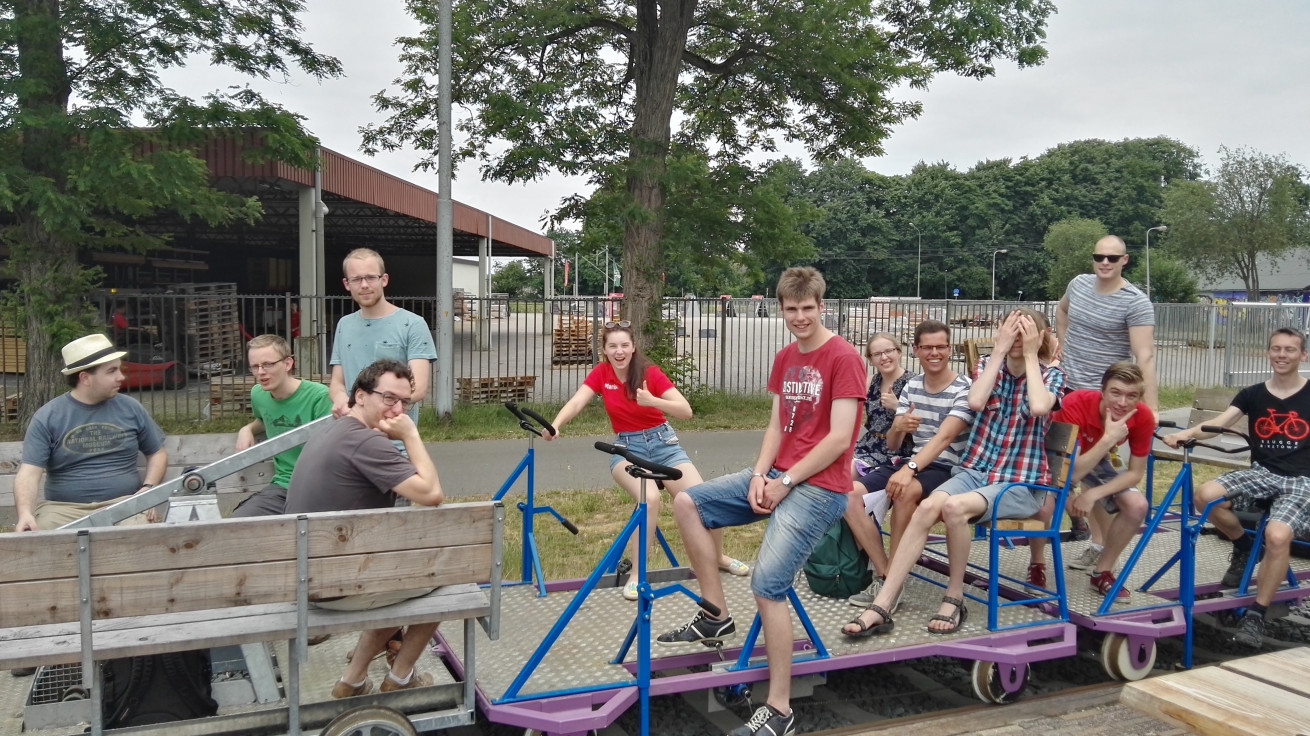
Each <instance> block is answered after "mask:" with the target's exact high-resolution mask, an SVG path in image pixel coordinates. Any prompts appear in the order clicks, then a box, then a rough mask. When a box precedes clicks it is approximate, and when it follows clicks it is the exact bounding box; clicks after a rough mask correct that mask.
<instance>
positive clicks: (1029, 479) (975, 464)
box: [960, 357, 1064, 485]
mask: <svg viewBox="0 0 1310 736" xmlns="http://www.w3.org/2000/svg"><path fill="white" fill-rule="evenodd" d="M986 363H987V358H985V357H984V358H982V359H981V360H979V361H978V366H977V368H976V374H981V373H982V369H983V366H984V365H986ZM1042 383H1044V384H1045V385H1046V390H1047V391H1050V392H1051V394H1052V395H1054V396H1059V395H1060V389H1061V388H1062V387H1063V386H1064V373H1063V372H1062V371H1061V370H1060V369H1059V368H1056V367H1055V366H1049V365H1043V366H1042ZM1049 422H1050V417H1049V416H1045V417H1035V416H1032V415H1031V414H1029V413H1028V380H1027V378H1026V377H1024V376H1022V375H1019V376H1016V375H1014V374H1012V373H1010V371H1009V368H1008V366H1007V365H1006V364H1005V363H1001V369H1000V370H999V371H997V373H996V386H995V387H993V388H992V395H991V396H989V397H988V398H987V408H985V409H983V410H982V411H980V412H978V418H977V419H976V420H975V421H974V423H973V429H972V430H971V431H970V432H969V445H968V448H967V449H966V450H965V453H964V460H963V462H961V463H960V464H961V465H962V466H964V467H966V468H972V469H973V470H977V471H979V472H983V473H986V474H987V482H988V484H992V483H1012V482H1015V481H1020V482H1023V483H1038V484H1041V485H1047V484H1049V483H1050V472H1049V470H1048V469H1047V467H1046V426H1047V424H1048V423H1049Z"/></svg>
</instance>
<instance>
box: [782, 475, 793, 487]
mask: <svg viewBox="0 0 1310 736" xmlns="http://www.w3.org/2000/svg"><path fill="white" fill-rule="evenodd" d="M782 486H783V487H784V488H791V476H790V475H788V474H786V473H783V474H782Z"/></svg>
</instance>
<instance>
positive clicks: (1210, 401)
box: [1192, 388, 1237, 412]
mask: <svg viewBox="0 0 1310 736" xmlns="http://www.w3.org/2000/svg"><path fill="white" fill-rule="evenodd" d="M1236 395H1237V389H1235V388H1201V389H1197V390H1196V395H1195V396H1193V397H1192V408H1193V409H1201V410H1203V411H1213V412H1222V411H1223V410H1225V409H1227V408H1228V407H1229V406H1230V405H1232V403H1233V397H1234V396H1236Z"/></svg>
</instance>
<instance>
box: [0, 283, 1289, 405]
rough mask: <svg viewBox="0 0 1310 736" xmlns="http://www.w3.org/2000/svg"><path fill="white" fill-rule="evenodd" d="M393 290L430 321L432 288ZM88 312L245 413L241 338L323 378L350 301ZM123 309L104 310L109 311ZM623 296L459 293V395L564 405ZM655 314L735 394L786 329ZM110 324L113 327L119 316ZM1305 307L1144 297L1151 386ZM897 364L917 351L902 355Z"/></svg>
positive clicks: (9, 354) (851, 310) (5, 378)
mask: <svg viewBox="0 0 1310 736" xmlns="http://www.w3.org/2000/svg"><path fill="white" fill-rule="evenodd" d="M390 299H391V301H392V302H393V303H395V304H397V305H399V306H401V307H404V308H405V309H408V310H410V311H412V312H415V313H417V314H419V315H422V316H423V317H424V319H425V320H427V321H428V323H429V324H433V325H434V324H436V320H437V314H438V310H437V304H436V301H435V299H433V298H409V297H392V298H390ZM824 306H825V309H824V313H823V321H824V324H825V325H826V326H827V327H829V328H830V329H832V330H833V331H835V332H836V333H838V334H839V335H841V336H842V337H843V338H845V339H847V340H849V341H850V342H851V343H852V344H855V345H857V346H862V345H863V344H864V342H865V341H866V340H867V339H868V338H869V336H870V335H873V334H875V333H879V332H886V333H889V334H891V335H893V336H895V337H897V338H898V339H899V340H901V341H902V343H904V344H906V345H908V344H910V343H911V342H912V337H913V332H914V327H915V325H917V324H918V323H919V322H920V321H922V320H924V319H936V320H940V321H942V322H945V323H946V324H948V325H949V326H950V327H951V343H952V344H953V346H954V347H955V352H954V354H953V356H952V357H953V360H954V361H955V362H956V365H955V367H956V368H957V369H960V370H963V369H964V368H965V366H964V355H963V345H964V342H965V340H967V339H969V338H990V337H992V335H993V334H994V332H995V325H996V322H997V320H998V319H999V318H1001V317H1002V316H1004V315H1005V314H1006V313H1007V312H1008V311H1010V310H1011V309H1013V308H1015V307H1017V306H1027V307H1032V308H1035V309H1037V310H1039V311H1041V312H1043V313H1044V314H1046V315H1047V316H1048V318H1051V319H1053V318H1054V310H1055V306H1056V304H1055V302H1023V303H1020V302H991V301H956V300H922V301H921V300H914V299H879V298H875V299H870V300H828V301H826V302H825V304H824ZM95 307H96V308H97V309H98V310H99V312H100V315H101V317H102V319H103V320H104V324H105V325H106V332H107V333H109V334H111V336H112V337H113V338H114V340H115V341H116V342H117V343H118V344H120V345H122V346H123V347H124V349H126V350H127V351H128V356H127V358H126V359H125V361H126V363H127V366H126V367H127V371H126V372H127V374H128V384H127V390H128V391H129V392H130V393H131V394H132V395H134V396H136V397H137V398H138V399H140V400H141V402H142V403H143V404H145V405H146V406H147V407H149V408H150V410H151V411H152V413H154V414H155V415H156V416H158V417H161V418H168V419H196V420H200V419H205V418H209V417H212V416H219V415H228V416H244V415H247V414H248V406H247V399H248V395H249V389H250V386H251V385H252V379H251V378H250V377H249V374H248V372H247V370H246V360H245V343H246V341H247V340H249V339H250V337H251V336H253V335H256V334H260V333H265V332H270V333H276V334H279V335H282V336H284V337H288V338H290V341H291V342H292V344H293V345H294V350H295V353H296V357H297V373H299V374H300V375H302V376H306V377H309V378H312V379H316V380H324V381H325V380H326V378H325V375H326V374H327V372H328V371H327V365H328V359H329V356H330V354H331V340H332V331H333V326H334V325H335V324H336V322H337V320H338V319H340V318H341V316H342V315H345V314H347V313H349V312H351V311H353V310H354V308H355V307H354V305H353V304H352V303H351V301H350V300H349V298H347V297H302V296H297V295H292V294H283V295H241V294H237V293H235V287H234V286H232V285H221V284H210V285H195V287H193V288H189V289H184V290H182V291H180V292H178V293H168V294H124V293H112V294H102V295H100V296H98V297H97V299H96V301H95ZM116 311H117V312H119V317H116V315H115V312H116ZM622 313H623V305H622V300H617V299H608V298H602V297H581V298H577V297H575V298H559V299H552V300H531V301H524V300H509V299H505V298H503V297H493V298H487V299H476V298H461V299H459V300H457V302H456V304H455V315H454V322H453V326H454V336H455V339H454V356H453V362H454V375H455V381H456V385H455V399H456V401H459V402H489V401H497V400H503V399H506V398H514V399H519V400H530V401H538V402H543V403H561V402H563V401H565V400H566V399H567V398H568V397H569V396H570V395H572V393H573V392H574V391H575V390H576V389H577V387H578V386H579V385H580V384H581V383H582V380H583V378H584V377H585V376H586V374H587V372H588V371H589V370H590V369H591V367H592V366H593V365H595V363H596V361H597V360H598V358H599V356H600V355H601V351H602V346H601V344H600V332H601V326H602V325H603V323H604V322H605V321H607V320H610V319H618V318H621V316H622ZM663 317H664V318H665V319H666V320H667V322H668V324H669V325H670V330H671V332H672V333H673V340H672V343H673V345H674V350H675V351H676V354H677V356H678V359H679V366H680V367H681V368H682V369H683V373H682V375H681V377H680V378H681V381H682V382H683V383H684V384H690V385H684V386H683V388H684V389H689V388H692V387H693V386H699V387H704V388H707V389H713V390H719V391H725V392H730V393H738V394H757V393H761V392H763V391H764V388H765V384H766V382H767V380H768V372H769V368H770V365H771V363H772V360H773V356H774V354H775V353H776V352H777V351H778V350H779V349H781V348H782V347H783V346H784V345H786V344H787V343H788V342H790V341H791V339H792V338H791V335H790V334H789V333H788V332H787V329H786V326H785V325H784V324H783V321H782V319H781V317H780V316H779V313H778V305H777V302H776V300H773V299H692V298H673V299H667V300H666V302H665V305H664V311H663ZM115 324H117V326H115ZM1307 324H1310V305H1302V304H1236V303H1235V304H1223V305H1214V304H1160V305H1156V325H1157V326H1156V356H1157V358H1156V364H1157V369H1158V370H1157V372H1158V374H1159V379H1160V383H1161V385H1163V386H1218V385H1224V386H1240V385H1246V384H1249V383H1253V382H1255V381H1258V380H1260V378H1261V377H1262V376H1264V375H1267V366H1268V364H1267V360H1266V358H1265V353H1264V347H1265V340H1266V339H1267V337H1268V335H1269V333H1270V332H1271V331H1272V330H1273V329H1274V328H1275V327H1278V326H1284V325H1287V326H1294V327H1298V328H1301V329H1304V328H1305V327H1306V326H1307ZM904 357H905V364H906V368H907V369H909V370H917V369H918V365H917V361H916V360H915V358H914V357H913V355H912V354H910V353H909V351H906V352H905V353H904ZM24 364H25V352H24V345H23V342H22V340H21V339H20V338H18V337H16V336H14V332H13V330H12V328H11V329H10V330H9V331H8V332H3V333H0V368H2V370H0V392H3V394H2V395H3V396H4V397H5V399H6V403H5V412H4V416H3V419H4V420H5V421H13V419H14V418H15V417H16V406H17V400H16V397H17V395H18V394H19V392H21V391H22V388H23V380H24V373H23V371H24Z"/></svg>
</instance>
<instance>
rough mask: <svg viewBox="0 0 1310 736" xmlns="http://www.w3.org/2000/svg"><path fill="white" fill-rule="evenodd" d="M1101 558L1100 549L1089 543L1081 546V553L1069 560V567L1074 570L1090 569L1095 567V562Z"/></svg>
mask: <svg viewBox="0 0 1310 736" xmlns="http://www.w3.org/2000/svg"><path fill="white" fill-rule="evenodd" d="M1100 559H1101V550H1099V549H1096V548H1095V547H1093V546H1092V545H1091V544H1088V545H1087V546H1086V547H1083V551H1082V554H1080V555H1078V556H1077V557H1075V558H1074V559H1072V560H1070V561H1069V567H1072V568H1073V569H1075V570H1091V569H1092V568H1094V567H1096V563H1097V561H1098V560H1100Z"/></svg>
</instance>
